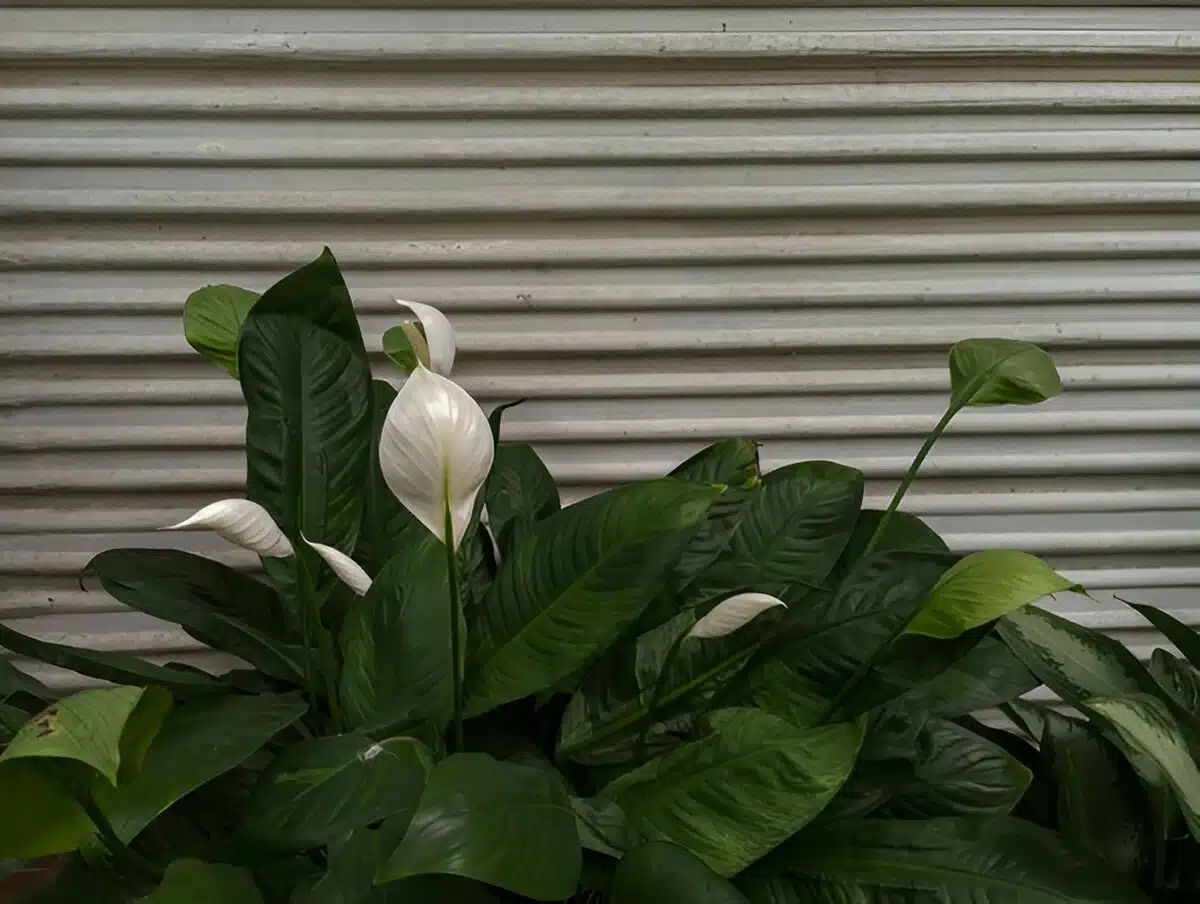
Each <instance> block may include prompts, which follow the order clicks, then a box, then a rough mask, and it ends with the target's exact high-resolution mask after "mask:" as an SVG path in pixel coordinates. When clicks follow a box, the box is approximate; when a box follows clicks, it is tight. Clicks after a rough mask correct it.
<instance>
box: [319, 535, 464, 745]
mask: <svg viewBox="0 0 1200 904" xmlns="http://www.w3.org/2000/svg"><path fill="white" fill-rule="evenodd" d="M423 534H424V535H423V536H422V537H420V538H419V539H418V538H414V539H413V542H412V543H411V544H410V545H409V546H408V547H407V548H406V549H405V550H403V551H402V552H400V553H398V554H397V555H396V556H395V557H394V558H393V559H392V560H391V561H390V562H388V564H387V565H386V566H385V567H384V569H383V571H381V572H380V573H379V574H378V575H377V576H376V578H375V581H374V583H372V584H371V589H370V590H368V591H367V595H366V596H365V597H363V598H362V599H361V600H357V601H355V603H354V605H353V606H352V607H351V609H350V612H349V614H348V615H347V617H346V621H345V624H344V625H343V627H342V634H341V647H342V663H343V665H342V673H341V698H342V705H343V706H344V707H345V709H346V716H347V719H348V720H349V724H350V726H351V727H354V728H357V727H359V726H363V725H374V726H382V725H388V724H392V723H394V722H396V721H398V720H402V719H418V718H424V719H430V720H432V721H434V722H435V723H439V724H445V723H446V721H448V720H449V718H450V716H451V713H452V711H453V708H454V697H453V674H454V673H453V660H452V656H451V651H450V618H451V607H450V593H449V585H448V584H447V581H446V555H445V547H443V546H442V544H441V543H440V542H439V541H438V540H437V539H436V538H435V537H434V536H433V535H432V534H430V533H429V532H428V531H425V532H423Z"/></svg>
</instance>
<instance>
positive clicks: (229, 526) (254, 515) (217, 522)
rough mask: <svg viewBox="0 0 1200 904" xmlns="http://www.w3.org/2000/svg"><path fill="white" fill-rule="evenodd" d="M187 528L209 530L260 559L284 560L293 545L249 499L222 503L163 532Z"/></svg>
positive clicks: (214, 504)
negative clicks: (260, 557) (255, 554)
mask: <svg viewBox="0 0 1200 904" xmlns="http://www.w3.org/2000/svg"><path fill="white" fill-rule="evenodd" d="M188 528H204V529H206V530H211V531H213V532H215V533H216V534H217V535H218V536H220V537H223V538H225V539H226V540H228V541H229V542H230V543H236V544H237V545H238V546H241V547H243V548H244V549H248V550H250V551H251V552H254V553H257V554H258V555H260V556H262V557H263V558H272V557H274V558H283V557H285V556H290V555H292V554H293V551H292V544H291V542H290V541H289V540H288V538H287V537H286V536H284V534H283V531H281V530H280V529H279V525H278V524H276V523H275V520H274V519H273V518H272V517H271V516H270V515H269V514H268V513H267V510H266V509H265V508H263V507H262V506H261V505H259V504H258V503H257V502H251V501H250V500H249V499H222V500H221V501H220V502H214V503H212V505H206V506H205V507H204V508H202V509H200V511H198V512H196V514H194V515H192V517H190V518H188V519H186V520H184V521H180V522H179V523H178V524H172V525H171V526H170V527H164V528H163V530H186V529H188Z"/></svg>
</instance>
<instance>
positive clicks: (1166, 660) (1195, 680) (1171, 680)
mask: <svg viewBox="0 0 1200 904" xmlns="http://www.w3.org/2000/svg"><path fill="white" fill-rule="evenodd" d="M1149 668H1150V674H1151V675H1153V676H1154V680H1155V681H1157V682H1158V683H1159V686H1160V687H1162V689H1163V690H1165V691H1166V692H1167V693H1168V694H1170V696H1171V697H1172V698H1173V699H1174V700H1175V702H1176V703H1178V704H1179V706H1180V708H1181V709H1183V711H1184V712H1188V713H1191V714H1192V715H1193V716H1196V717H1198V718H1200V670H1197V669H1195V668H1193V667H1192V666H1191V665H1189V664H1188V663H1186V662H1184V661H1183V660H1182V659H1179V658H1178V657H1175V656H1172V655H1171V654H1170V653H1168V652H1167V651H1166V650H1155V651H1154V652H1153V653H1152V654H1150V666H1149Z"/></svg>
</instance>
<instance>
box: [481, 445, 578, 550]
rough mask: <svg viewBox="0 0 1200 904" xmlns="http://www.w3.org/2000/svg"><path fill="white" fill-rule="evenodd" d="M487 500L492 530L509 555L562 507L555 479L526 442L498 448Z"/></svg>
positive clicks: (502, 548) (486, 491)
mask: <svg viewBox="0 0 1200 904" xmlns="http://www.w3.org/2000/svg"><path fill="white" fill-rule="evenodd" d="M484 499H485V500H486V505H487V512H488V527H489V528H490V529H491V531H492V534H493V535H494V536H495V537H496V540H497V542H498V544H499V546H500V548H501V550H504V551H506V552H509V551H511V550H512V549H513V548H514V547H515V546H516V545H517V543H519V542H520V541H521V540H522V539H523V538H524V537H525V536H526V535H527V534H528V533H529V532H530V531H531V530H533V526H534V525H535V524H536V523H537V522H539V521H541V520H542V519H544V518H548V517H549V516H551V515H553V514H554V513H555V512H557V511H558V510H559V509H560V507H561V505H560V503H559V500H558V487H557V485H556V484H555V482H554V478H553V477H552V476H551V475H550V472H549V471H548V470H547V469H546V466H545V465H544V464H543V463H542V460H541V459H540V458H539V457H538V454H537V452H535V451H534V450H533V447H532V446H528V445H525V444H523V443H501V444H500V445H499V446H497V447H496V457H495V461H494V462H493V463H492V473H491V474H490V475H489V476H488V480H487V487H486V489H485V491H484Z"/></svg>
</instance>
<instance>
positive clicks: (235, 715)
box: [97, 693, 308, 841]
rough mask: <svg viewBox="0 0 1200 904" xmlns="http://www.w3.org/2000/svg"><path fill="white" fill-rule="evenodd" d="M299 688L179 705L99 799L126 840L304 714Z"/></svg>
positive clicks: (112, 822)
mask: <svg viewBox="0 0 1200 904" xmlns="http://www.w3.org/2000/svg"><path fill="white" fill-rule="evenodd" d="M307 708H308V707H307V705H306V704H305V703H304V700H303V699H302V697H301V695H300V694H299V693H292V694H277V695H270V694H262V695H258V696H253V697H248V696H229V697H214V698H209V699H203V700H198V701H195V702H193V703H185V704H182V705H180V706H177V707H176V708H175V709H174V710H172V712H171V713H170V715H168V716H167V718H166V719H165V720H164V721H163V725H162V730H161V731H160V732H159V734H158V737H157V738H156V739H155V741H154V743H153V744H152V745H151V746H150V749H149V750H148V751H147V752H146V757H145V760H144V761H143V762H142V768H141V771H140V772H138V774H137V775H136V776H135V777H134V778H133V779H132V780H131V781H129V782H127V783H125V784H122V785H120V786H119V787H117V788H107V787H103V786H101V787H100V788H99V789H98V792H97V800H98V801H99V803H100V807H101V809H103V810H104V812H105V814H106V815H107V816H108V819H109V822H110V823H111V824H112V826H113V829H114V830H115V831H116V833H117V834H118V835H119V836H120V837H121V839H122V840H124V841H130V840H132V839H133V838H135V837H137V834H138V833H139V832H141V831H142V829H144V828H145V827H146V826H147V825H149V824H150V821H151V820H153V819H154V817H156V816H157V815H158V814H159V813H162V812H163V811H164V810H166V809H167V808H168V807H170V806H171V805H172V804H173V803H175V802H176V801H177V800H179V799H180V798H181V797H183V796H184V795H186V794H188V793H190V792H191V791H194V790H195V789H196V788H199V787H200V786H201V785H203V784H205V783H206V782H208V781H211V780H212V779H214V778H216V777H217V776H218V775H222V774H223V773H225V772H228V771H229V770H230V769H233V768H234V767H235V766H239V765H241V764H242V763H243V762H245V761H246V760H247V759H249V757H250V756H251V754H253V753H255V752H256V751H257V750H259V749H260V748H261V747H262V746H263V745H264V744H266V743H267V741H269V740H271V738H273V737H274V736H275V735H276V734H278V733H279V732H280V731H282V730H283V729H284V728H287V727H288V726H289V725H291V724H292V723H293V722H295V721H296V720H297V719H299V718H300V717H301V716H302V715H304V712H305V710H306V709H307Z"/></svg>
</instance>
